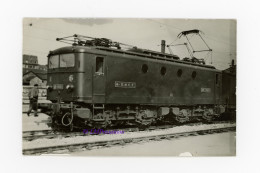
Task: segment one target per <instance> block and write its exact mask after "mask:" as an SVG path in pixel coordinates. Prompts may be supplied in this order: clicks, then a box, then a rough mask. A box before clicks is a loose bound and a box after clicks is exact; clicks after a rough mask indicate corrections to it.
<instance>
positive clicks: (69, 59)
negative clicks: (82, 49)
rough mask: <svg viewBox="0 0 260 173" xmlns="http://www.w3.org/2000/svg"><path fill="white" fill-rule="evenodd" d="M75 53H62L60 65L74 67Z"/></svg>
mask: <svg viewBox="0 0 260 173" xmlns="http://www.w3.org/2000/svg"><path fill="white" fill-rule="evenodd" d="M74 65H75V55H74V54H61V55H60V67H74Z"/></svg>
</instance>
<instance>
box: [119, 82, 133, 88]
mask: <svg viewBox="0 0 260 173" xmlns="http://www.w3.org/2000/svg"><path fill="white" fill-rule="evenodd" d="M115 87H117V88H136V83H135V82H121V81H115Z"/></svg>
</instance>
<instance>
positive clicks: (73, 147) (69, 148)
mask: <svg viewBox="0 0 260 173" xmlns="http://www.w3.org/2000/svg"><path fill="white" fill-rule="evenodd" d="M235 130H236V126H235V125H234V126H232V127H225V128H213V129H205V130H195V131H188V132H180V133H167V134H160V135H151V134H150V135H147V136H141V137H127V138H123V139H112V140H102V141H91V142H79V143H71V144H64V145H55V146H44V147H37V148H28V149H23V154H24V155H40V154H48V153H55V152H58V153H59V152H61V153H67V152H74V151H82V150H91V149H95V148H100V147H111V146H117V145H126V144H130V143H138V142H142V141H145V142H149V141H159V140H166V139H167V140H171V139H174V138H179V137H188V136H199V135H207V134H214V133H223V132H229V131H235Z"/></svg>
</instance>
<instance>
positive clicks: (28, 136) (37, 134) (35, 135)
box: [23, 125, 175, 141]
mask: <svg viewBox="0 0 260 173" xmlns="http://www.w3.org/2000/svg"><path fill="white" fill-rule="evenodd" d="M172 127H175V125H163V126H151V127H148V128H146V129H139V128H137V127H131V128H124V129H107V130H111V131H112V130H114V131H119V130H123V131H124V132H138V131H151V130H158V129H167V128H172ZM89 135H105V134H104V133H99V134H97V133H86V134H85V133H83V131H80V132H57V131H53V130H39V131H25V132H23V140H25V141H32V140H36V139H42V138H46V139H53V138H68V137H75V136H89Z"/></svg>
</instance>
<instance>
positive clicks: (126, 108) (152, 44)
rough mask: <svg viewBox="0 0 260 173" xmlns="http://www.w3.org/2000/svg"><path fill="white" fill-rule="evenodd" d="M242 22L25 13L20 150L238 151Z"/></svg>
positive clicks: (77, 153) (46, 152)
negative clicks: (239, 27)
mask: <svg viewBox="0 0 260 173" xmlns="http://www.w3.org/2000/svg"><path fill="white" fill-rule="evenodd" d="M236 25H237V21H236V20H235V19H174V18H168V19H166V18H29V17H27V18H23V26H22V27H23V43H22V44H23V46H22V56H21V57H22V67H23V68H22V70H23V72H22V88H23V89H22V92H23V93H22V97H23V98H22V153H23V155H37V156H40V155H52V154H57V155H69V156H174V157H179V156H185V157H202V156H236V110H237V107H236V88H237V87H236V86H237V85H236V83H237V78H236V76H237V75H236V71H237V68H236V67H237V48H236V44H237V26H236Z"/></svg>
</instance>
